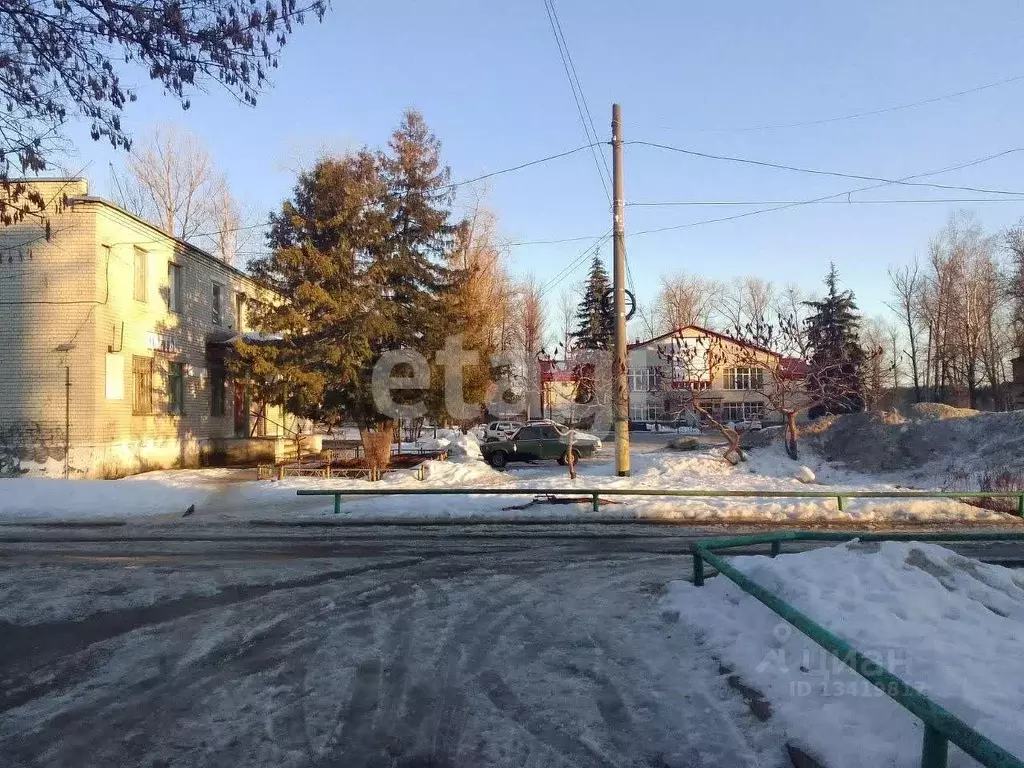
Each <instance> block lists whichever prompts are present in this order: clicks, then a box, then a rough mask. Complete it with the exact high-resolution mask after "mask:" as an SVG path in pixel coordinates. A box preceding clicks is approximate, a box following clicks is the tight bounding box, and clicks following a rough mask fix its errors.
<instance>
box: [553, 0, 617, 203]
mask: <svg viewBox="0 0 1024 768" xmlns="http://www.w3.org/2000/svg"><path fill="white" fill-rule="evenodd" d="M544 10H545V11H546V12H547V16H548V23H549V24H550V25H551V33H552V34H553V35H554V36H555V44H556V45H557V46H558V55H559V57H560V58H561V59H562V68H563V69H564V70H565V76H566V78H567V79H568V81H569V88H570V89H571V90H572V98H573V101H574V102H575V103H576V112H577V114H579V116H580V122H581V123H582V124H583V133H584V135H585V136H586V138H587V141H588V142H592V143H591V145H590V150H591V153H592V154H593V156H594V165H595V166H596V167H597V175H598V176H600V177H601V186H602V187H604V193H605V196H606V197H607V198H608V204H609V205H611V201H612V194H611V191H610V187H609V185H610V184H611V171H610V170H609V169H608V161H607V160H606V159H605V157H604V154H603V153H599V152H598V151H597V149H596V147H597V146H599V144H600V134H598V132H597V128H596V127H595V125H594V118H593V116H592V115H591V113H590V106H589V105H588V104H587V97H586V96H585V95H584V94H583V86H582V84H581V83H580V78H579V74H577V72H576V65H575V64H574V63H573V60H572V54H571V53H569V44H568V43H567V42H566V40H565V34H564V33H563V31H562V22H561V21H559V19H558V11H557V10H556V9H555V3H554V0H544ZM602 163H603V167H602Z"/></svg>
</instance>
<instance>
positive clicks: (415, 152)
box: [377, 110, 463, 417]
mask: <svg viewBox="0 0 1024 768" xmlns="http://www.w3.org/2000/svg"><path fill="white" fill-rule="evenodd" d="M388 149H389V151H388V152H382V153H381V154H380V166H381V176H382V178H383V181H384V184H385V188H386V193H385V198H384V201H385V202H384V210H385V213H386V215H387V217H388V219H389V221H390V225H391V226H390V232H389V235H388V237H387V248H386V250H385V251H384V253H382V254H381V255H380V258H379V261H378V267H379V269H378V272H377V275H378V278H379V279H380V280H381V281H382V285H383V286H384V288H385V297H386V298H387V301H386V302H383V303H382V311H383V312H386V313H387V314H389V315H390V317H391V319H392V321H393V322H392V327H393V334H392V335H391V337H390V338H389V339H387V340H386V347H387V348H388V349H400V348H406V349H415V350H417V351H418V352H420V353H421V354H423V355H424V356H425V357H426V358H427V359H428V360H429V361H430V363H431V369H432V370H431V377H430V379H431V387H430V390H429V391H428V392H427V393H426V401H427V404H428V407H429V411H430V414H431V415H432V416H434V417H441V416H443V409H444V404H443V401H444V392H443V381H444V378H443V375H442V374H441V373H440V372H439V371H437V370H434V362H435V360H434V355H435V353H436V352H437V350H439V349H441V347H442V346H443V345H444V342H445V339H446V338H447V337H448V336H452V335H455V334H458V333H460V332H461V331H462V325H463V323H462V322H461V319H460V317H459V314H458V307H457V306H456V302H455V301H454V299H453V293H454V291H455V288H456V282H455V278H456V275H454V274H453V272H452V271H451V270H450V269H449V268H448V257H449V255H450V254H451V252H452V251H453V250H454V249H455V248H456V246H457V238H458V233H459V230H460V224H459V223H456V222H453V221H452V219H451V216H452V214H451V203H452V200H453V198H454V194H455V192H454V189H453V188H452V187H451V184H450V182H451V171H450V169H449V168H448V167H447V166H445V165H443V164H442V161H441V142H440V141H439V140H438V138H437V137H436V136H434V134H432V133H431V132H430V129H429V128H428V127H427V124H426V122H424V120H423V116H422V115H421V114H420V113H419V112H417V111H416V110H408V111H407V112H406V113H405V114H404V115H403V117H402V122H401V123H400V124H399V126H398V129H397V130H395V132H394V133H393V134H392V136H391V140H390V141H389V142H388ZM395 375H401V372H400V371H398V372H396V374H395ZM393 395H394V398H395V401H396V402H402V401H403V399H405V400H409V401H418V400H420V399H423V398H424V393H422V392H418V391H410V392H395V393H393Z"/></svg>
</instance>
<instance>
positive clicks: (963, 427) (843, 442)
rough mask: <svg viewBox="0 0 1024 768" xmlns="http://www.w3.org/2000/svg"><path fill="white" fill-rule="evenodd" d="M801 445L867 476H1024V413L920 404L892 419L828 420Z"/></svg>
mask: <svg viewBox="0 0 1024 768" xmlns="http://www.w3.org/2000/svg"><path fill="white" fill-rule="evenodd" d="M801 442H802V443H803V444H804V445H806V446H807V447H809V448H811V449H813V450H814V451H816V452H817V453H818V454H819V455H820V456H821V457H822V458H823V459H825V460H826V461H830V462H836V463H839V464H843V465H845V466H847V467H849V468H850V469H856V470H858V471H860V472H868V473H876V474H877V473H886V472H906V471H910V472H913V473H919V474H921V475H953V474H967V473H974V472H985V471H989V470H993V469H994V470H998V471H1014V472H1016V471H1024V411H1016V412H1010V413H983V412H980V411H972V410H969V409H965V408H952V407H950V406H947V405H940V404H936V403H920V404H917V405H915V406H912V407H911V408H910V409H908V414H907V416H906V417H903V416H901V415H899V414H896V413H893V412H889V413H853V414H848V415H845V416H827V417H823V418H821V419H818V420H817V421H815V422H813V423H811V424H809V425H808V426H807V427H805V428H804V430H803V434H802V440H801Z"/></svg>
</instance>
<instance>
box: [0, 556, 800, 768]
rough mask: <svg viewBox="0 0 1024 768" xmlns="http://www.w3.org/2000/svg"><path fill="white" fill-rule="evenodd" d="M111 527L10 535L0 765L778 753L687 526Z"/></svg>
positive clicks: (522, 762)
mask: <svg viewBox="0 0 1024 768" xmlns="http://www.w3.org/2000/svg"><path fill="white" fill-rule="evenodd" d="M111 546H112V545H110V544H94V545H89V544H79V545H60V546H59V550H56V551H57V552H59V555H55V548H54V547H52V546H50V547H49V549H47V546H46V545H38V546H36V547H32V546H27V545H23V546H22V548H21V549H18V548H17V547H14V546H13V545H8V546H7V548H6V549H5V550H4V552H5V554H6V557H7V559H5V560H4V561H3V563H4V566H3V568H2V570H0V622H2V624H0V636H2V637H3V638H4V642H3V646H4V653H3V654H2V656H0V764H2V765H5V766H75V767H76V768H78V767H79V766H84V765H88V766H126V765H133V766H134V765H139V766H230V767H231V768H235V766H239V765H246V766H274V767H275V768H278V767H280V766H346V767H347V766H428V765H429V766H489V765H494V766H662V767H664V766H680V767H681V766H689V767H692V766H730V767H732V766H774V765H780V766H781V765H788V759H787V758H786V754H785V749H784V741H785V736H784V734H782V733H781V732H779V731H778V730H777V729H776V726H775V725H774V724H773V722H772V721H771V720H769V721H767V722H760V721H758V720H757V719H756V718H755V717H754V716H753V715H752V714H751V713H750V711H749V709H748V708H747V706H746V705H745V704H744V703H743V701H742V699H741V698H740V697H739V696H738V695H737V694H736V692H735V691H734V690H732V689H730V688H729V687H728V685H727V683H726V680H725V678H724V677H723V675H722V674H721V671H720V669H719V667H718V665H717V664H716V663H714V661H713V660H712V659H711V657H710V656H709V655H708V654H707V653H706V652H704V651H703V650H702V649H701V648H700V647H699V644H698V641H697V639H696V636H695V634H693V632H692V630H690V629H688V628H686V627H685V626H684V625H682V624H681V623H679V620H678V616H677V615H675V614H672V613H671V612H668V613H664V614H663V613H662V612H661V610H660V609H659V607H658V606H659V598H660V596H661V595H662V593H663V590H664V586H665V584H666V583H668V582H669V581H671V580H673V579H678V578H680V576H682V575H685V574H686V573H687V569H688V567H689V559H688V558H687V557H686V556H685V555H682V554H672V553H671V550H676V551H679V552H684V551H685V549H686V546H687V542H686V541H685V540H682V539H680V540H678V541H677V542H676V543H675V544H671V546H668V547H665V546H661V547H659V546H655V545H654V543H644V542H640V543H636V542H633V543H630V542H629V541H628V540H618V541H616V540H602V539H593V540H591V541H589V542H585V541H576V542H573V541H559V540H542V539H536V540H533V541H532V542H531V543H530V544H528V545H524V544H522V543H520V542H517V541H513V540H509V539H500V538H496V539H493V540H490V541H487V540H484V539H476V540H470V539H463V540H458V539H444V538H440V539H435V540H434V542H433V543H432V544H431V543H427V544H417V545H415V546H414V545H405V544H402V543H401V542H378V543H377V544H376V545H373V546H367V545H365V544H354V545H350V546H349V545H341V546H339V547H335V548H329V551H324V550H323V549H318V548H316V547H310V548H308V549H306V550H305V554H303V546H302V545H301V544H298V543H295V542H293V543H291V544H287V545H283V546H278V545H277V544H275V543H273V542H263V543H260V542H253V543H251V544H242V543H235V544H225V543H223V542H220V543H218V542H213V543H207V544H201V543H192V544H189V545H185V544H178V545H175V544H174V543H168V544H164V545H157V544H152V543H151V544H146V545H140V546H139V547H135V548H133V547H131V546H128V545H116V549H115V550H113V551H112V550H111ZM39 547H42V548H43V549H40V548H39ZM176 547H177V549H175V548H176ZM182 552H184V553H185V554H182Z"/></svg>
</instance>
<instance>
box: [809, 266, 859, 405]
mask: <svg viewBox="0 0 1024 768" xmlns="http://www.w3.org/2000/svg"><path fill="white" fill-rule="evenodd" d="M825 287H826V288H827V289H828V291H827V293H826V295H825V298H824V299H822V300H821V301H807V302H804V304H805V305H806V306H808V307H810V308H811V309H812V314H811V315H810V317H808V318H807V320H806V333H807V345H808V348H809V349H810V352H811V355H810V369H811V370H810V373H809V374H808V377H807V386H808V389H809V391H810V392H811V393H812V395H813V396H814V397H816V398H817V399H818V400H819V404H818V405H816V406H815V407H814V408H812V409H811V410H810V415H811V416H812V417H813V416H820V415H822V414H825V413H853V412H855V411H860V410H863V408H864V396H863V387H862V383H861V368H862V366H863V364H864V350H863V349H862V348H861V346H860V342H859V340H858V339H859V336H860V333H859V328H858V326H859V323H860V315H859V314H858V312H857V304H856V303H855V301H854V297H853V292H852V291H840V290H839V273H838V272H837V271H836V266H835V264H832V265H831V268H830V269H829V272H828V275H827V276H826V277H825Z"/></svg>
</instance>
